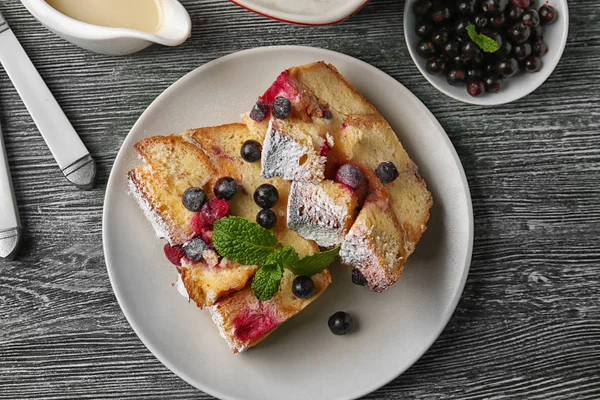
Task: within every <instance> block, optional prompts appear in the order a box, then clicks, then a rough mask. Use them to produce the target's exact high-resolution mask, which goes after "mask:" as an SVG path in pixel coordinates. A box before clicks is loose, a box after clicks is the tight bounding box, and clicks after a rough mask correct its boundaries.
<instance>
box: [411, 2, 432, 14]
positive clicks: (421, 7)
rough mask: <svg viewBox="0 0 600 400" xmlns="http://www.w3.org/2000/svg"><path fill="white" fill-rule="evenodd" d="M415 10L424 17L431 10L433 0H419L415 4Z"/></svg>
mask: <svg viewBox="0 0 600 400" xmlns="http://www.w3.org/2000/svg"><path fill="white" fill-rule="evenodd" d="M413 11H414V12H415V14H417V15H418V16H420V17H423V16H425V15H427V14H429V12H430V11H431V1H429V0H419V1H416V2H415V4H414V5H413Z"/></svg>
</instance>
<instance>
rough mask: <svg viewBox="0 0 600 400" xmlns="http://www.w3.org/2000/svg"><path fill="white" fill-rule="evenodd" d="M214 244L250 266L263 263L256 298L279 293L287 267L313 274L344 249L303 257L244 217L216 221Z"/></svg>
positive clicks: (222, 252) (254, 284) (254, 283)
mask: <svg viewBox="0 0 600 400" xmlns="http://www.w3.org/2000/svg"><path fill="white" fill-rule="evenodd" d="M213 244H214V246H215V249H216V250H217V251H218V252H219V254H220V255H222V256H223V257H226V258H228V259H230V260H232V261H235V262H238V263H240V264H246V265H259V266H260V268H259V269H258V271H256V274H255V275H254V279H253V280H252V291H253V292H254V295H255V296H256V298H258V299H259V300H261V301H266V300H269V299H271V298H273V296H275V295H276V294H277V292H278V291H279V286H280V285H281V278H282V277H283V270H284V268H285V269H289V270H290V271H292V272H293V273H294V274H295V275H306V276H312V275H315V274H318V273H319V272H321V271H323V270H324V269H325V268H327V267H329V265H330V264H331V263H332V262H333V261H334V260H335V258H336V257H337V255H338V253H339V252H340V248H339V247H336V248H335V249H333V250H329V251H324V252H321V253H315V254H313V255H311V256H307V257H304V258H302V259H300V257H299V256H298V253H297V252H296V250H295V249H294V248H293V247H291V246H287V247H283V246H282V245H281V244H280V243H279V242H278V241H277V238H276V237H275V235H273V233H272V232H270V231H268V230H266V229H265V228H263V227H261V226H260V225H258V224H256V223H254V222H250V221H248V220H247V219H244V218H241V217H225V218H221V219H220V220H218V221H216V222H215V225H214V230H213Z"/></svg>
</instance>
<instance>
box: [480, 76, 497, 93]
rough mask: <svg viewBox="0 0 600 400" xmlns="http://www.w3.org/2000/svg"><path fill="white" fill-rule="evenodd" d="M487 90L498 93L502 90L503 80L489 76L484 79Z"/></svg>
mask: <svg viewBox="0 0 600 400" xmlns="http://www.w3.org/2000/svg"><path fill="white" fill-rule="evenodd" d="M483 83H484V84H485V90H486V91H487V92H490V93H498V92H499V91H500V89H502V78H501V77H499V76H488V77H486V78H485V79H484V81H483Z"/></svg>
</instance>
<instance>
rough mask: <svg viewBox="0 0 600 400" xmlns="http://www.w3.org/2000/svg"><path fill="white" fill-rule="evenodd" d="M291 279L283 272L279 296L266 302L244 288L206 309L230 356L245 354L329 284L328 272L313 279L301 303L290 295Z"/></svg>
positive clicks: (292, 279)
mask: <svg viewBox="0 0 600 400" xmlns="http://www.w3.org/2000/svg"><path fill="white" fill-rule="evenodd" d="M294 278H295V275H294V274H293V273H291V272H290V271H288V270H286V271H285V272H284V274H283V278H282V280H281V287H280V290H279V292H277V294H276V295H275V297H273V298H271V299H270V300H267V301H260V300H258V299H257V298H256V296H255V295H254V293H253V292H252V288H251V287H250V285H248V286H246V287H245V288H244V289H243V290H241V291H239V292H235V293H232V294H230V295H229V296H227V297H225V298H224V299H222V300H221V301H219V302H218V303H216V304H215V305H213V306H211V307H208V311H209V312H210V314H211V316H212V319H213V322H214V323H215V325H217V327H218V328H219V332H220V333H221V336H222V337H223V338H224V339H225V340H226V341H227V344H228V345H229V348H230V349H231V350H232V351H233V352H234V353H238V352H241V351H245V350H247V349H248V348H250V347H253V346H255V345H257V344H258V343H259V342H261V341H262V340H264V339H265V338H266V337H267V336H269V335H270V334H271V333H272V332H273V331H274V330H275V329H276V328H277V327H279V326H280V325H281V324H283V323H284V322H286V321H287V320H289V319H290V318H292V317H293V316H294V315H296V314H298V313H299V312H300V311H302V310H303V309H304V308H306V307H307V306H308V305H309V304H310V303H312V302H313V301H314V300H315V299H316V298H317V297H319V295H321V293H323V291H324V290H325V289H326V288H327V286H329V284H330V283H331V275H330V273H329V271H328V270H324V271H323V272H321V273H319V274H317V275H313V276H312V280H313V282H314V285H315V291H314V293H313V295H312V296H310V297H309V298H307V299H301V298H298V297H296V296H294V294H293V293H292V282H293V281H294Z"/></svg>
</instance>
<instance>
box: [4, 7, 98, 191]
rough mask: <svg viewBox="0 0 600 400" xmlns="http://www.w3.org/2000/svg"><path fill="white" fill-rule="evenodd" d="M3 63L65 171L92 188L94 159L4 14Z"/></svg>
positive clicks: (77, 182) (82, 185) (72, 179)
mask: <svg viewBox="0 0 600 400" xmlns="http://www.w3.org/2000/svg"><path fill="white" fill-rule="evenodd" d="M0 63H1V64H2V66H3V67H4V70H5V71H6V73H7V74H8V77H9V78H10V80H11V81H12V83H13V85H14V86H15V88H16V89H17V92H18V93H19V95H20V96H21V99H22V100H23V103H24V104H25V107H27V110H28V111H29V114H30V115H31V117H32V118H33V121H34V122H35V124H36V125H37V127H38V130H39V131H40V133H41V134H42V137H43V138H44V141H45V142H46V144H47V145H48V148H49V149H50V152H51V153H52V155H53V156H54V158H55V159H56V163H57V164H58V166H59V167H60V169H61V171H62V173H63V174H64V175H65V177H66V178H67V179H68V180H69V181H70V182H71V183H73V184H74V185H75V186H77V187H79V188H80V189H84V190H87V189H91V188H92V187H93V186H94V182H95V180H96V163H95V162H94V159H93V158H92V157H91V156H90V153H89V151H88V150H87V149H86V147H85V145H84V144H83V142H82V141H81V139H80V138H79V136H78V135H77V132H76V131H75V129H74V128H73V126H72V125H71V123H70V122H69V120H68V119H67V116H66V115H65V113H64V112H63V111H62V109H61V108H60V106H59V105H58V103H57V102H56V99H55V98H54V96H52V93H51V92H50V90H49V89H48V86H46V83H45V82H44V80H43V79H42V77H41V76H40V74H39V73H38V71H37V70H36V68H35V67H34V66H33V64H32V62H31V60H30V59H29V57H28V56H27V53H25V50H23V47H22V46H21V44H20V43H19V41H18V40H17V37H16V36H15V35H14V33H13V31H12V30H11V29H10V27H9V26H8V24H7V23H6V20H5V19H4V18H3V17H2V14H0Z"/></svg>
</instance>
